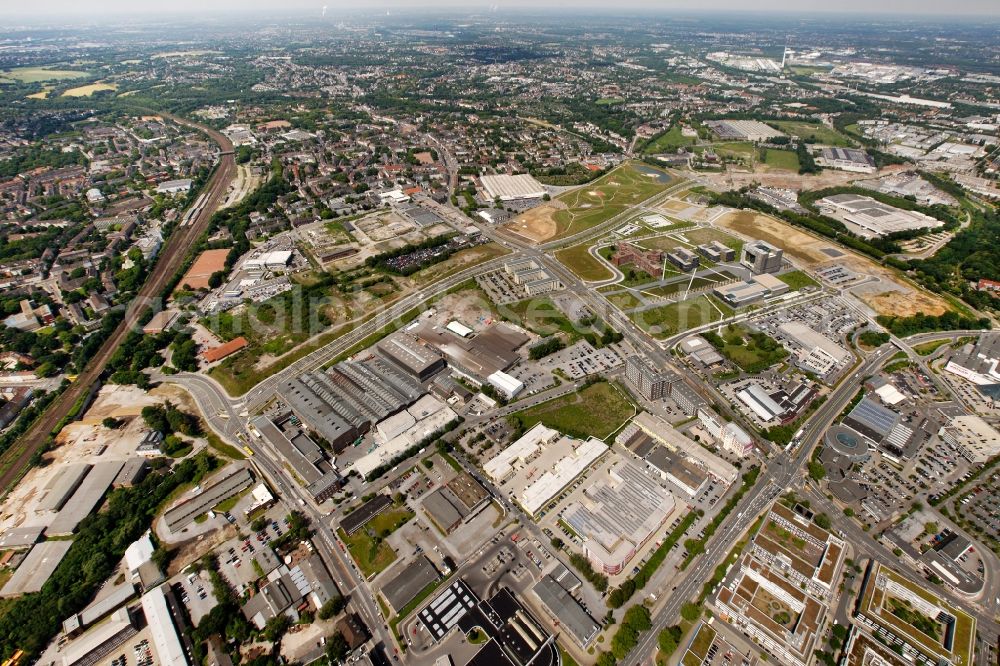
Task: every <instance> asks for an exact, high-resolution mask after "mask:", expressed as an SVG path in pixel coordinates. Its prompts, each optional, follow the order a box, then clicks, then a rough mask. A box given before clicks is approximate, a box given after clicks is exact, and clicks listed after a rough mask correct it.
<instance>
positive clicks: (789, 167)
mask: <svg viewBox="0 0 1000 666" xmlns="http://www.w3.org/2000/svg"><path fill="white" fill-rule="evenodd" d="M761 152H762V153H764V164H766V165H767V166H769V167H774V168H775V169H785V170H786V171H798V170H799V156H798V155H796V154H795V153H793V152H792V151H790V150H775V149H773V148H762V149H761Z"/></svg>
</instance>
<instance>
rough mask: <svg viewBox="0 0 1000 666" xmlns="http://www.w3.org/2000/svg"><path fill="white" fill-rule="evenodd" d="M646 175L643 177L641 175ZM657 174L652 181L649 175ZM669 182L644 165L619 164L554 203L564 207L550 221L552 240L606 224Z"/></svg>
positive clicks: (668, 179) (664, 174) (665, 177)
mask: <svg viewBox="0 0 1000 666" xmlns="http://www.w3.org/2000/svg"><path fill="white" fill-rule="evenodd" d="M643 172H646V173H643ZM652 173H655V174H659V178H654V177H653V176H651V175H650V174H652ZM672 181H673V178H672V177H671V176H669V175H668V174H667V173H666V172H665V171H661V170H659V169H654V168H653V167H650V166H648V165H645V164H638V165H637V164H632V163H629V164H623V165H622V166H620V167H618V168H617V169H615V170H614V171H612V172H611V173H608V174H605V175H604V176H602V177H601V178H599V179H597V180H596V181H594V182H593V183H588V184H587V185H583V186H582V187H580V188H578V189H575V190H573V191H572V192H566V193H565V194H562V195H560V196H559V197H558V201H559V202H561V203H562V204H564V205H565V206H566V208H564V209H562V210H557V211H556V212H555V213H553V215H552V219H553V220H554V221H555V223H556V225H557V231H556V235H555V236H554V239H557V238H562V237H564V236H569V235H572V234H576V233H580V232H581V231H586V230H587V229H590V228H592V227H595V226H597V225H599V224H601V223H602V222H606V221H607V220H609V219H611V218H612V217H614V216H615V215H618V214H620V213H622V212H624V211H625V210H627V209H628V208H629V207H631V206H635V205H637V204H639V203H641V202H643V201H645V200H646V199H648V198H650V197H651V196H653V195H654V194H657V193H659V192H662V191H663V190H665V189H666V188H667V187H668V186H669V185H670V184H671V182H672Z"/></svg>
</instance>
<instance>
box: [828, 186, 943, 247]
mask: <svg viewBox="0 0 1000 666" xmlns="http://www.w3.org/2000/svg"><path fill="white" fill-rule="evenodd" d="M816 205H817V206H819V209H820V210H821V211H823V212H824V213H826V214H827V215H830V216H831V217H834V218H836V219H838V220H840V221H841V222H843V223H844V224H845V225H847V228H848V229H850V230H851V231H853V232H854V233H856V234H858V235H859V236H862V237H864V238H881V237H882V236H886V235H889V234H893V233H897V232H900V231H913V230H915V229H937V228H939V227H943V226H944V222H942V221H941V220H937V219H934V218H933V217H931V216H929V215H924V214H923V213H920V212H918V211H915V210H903V209H902V208H896V207H894V206H890V205H888V204H884V203H882V202H881V201H876V200H875V199H872V198H871V197H866V196H863V195H860V194H834V195H832V196H829V197H826V198H823V199H820V200H819V201H817V202H816Z"/></svg>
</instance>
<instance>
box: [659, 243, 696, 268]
mask: <svg viewBox="0 0 1000 666" xmlns="http://www.w3.org/2000/svg"><path fill="white" fill-rule="evenodd" d="M667 260H668V261H669V262H670V263H672V264H673V265H674V266H676V267H677V270H680V271H684V272H687V271H693V270H694V269H696V268H698V264H699V263H701V260H700V259H699V258H698V255H697V254H695V253H694V252H692V251H691V250H689V249H687V248H686V247H675V248H674V249H673V251H671V252H669V253H667Z"/></svg>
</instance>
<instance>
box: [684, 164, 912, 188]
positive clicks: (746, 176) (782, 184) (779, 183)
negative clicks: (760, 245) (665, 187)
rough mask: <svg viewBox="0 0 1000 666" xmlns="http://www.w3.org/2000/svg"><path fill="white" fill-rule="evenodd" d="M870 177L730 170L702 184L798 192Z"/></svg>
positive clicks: (885, 171) (887, 170) (890, 170)
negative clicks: (755, 186) (758, 186)
mask: <svg viewBox="0 0 1000 666" xmlns="http://www.w3.org/2000/svg"><path fill="white" fill-rule="evenodd" d="M901 170H905V169H904V168H903V165H892V166H889V167H886V168H885V169H882V170H881V171H879V174H878V175H879V176H884V175H887V174H890V173H894V172H896V171H901ZM872 177H873V176H870V175H868V174H857V173H850V172H848V171H836V170H834V169H825V170H823V171H821V172H819V173H818V174H805V175H799V174H797V173H794V172H792V171H784V170H776V169H759V170H758V171H756V172H750V171H739V170H735V169H734V170H731V171H729V172H725V173H706V174H702V176H701V178H702V180H705V181H708V183H710V187H712V188H713V189H719V190H735V189H739V188H741V187H743V186H745V185H755V184H756V185H764V186H767V187H779V188H785V189H790V190H796V191H803V190H819V189H823V188H825V187H838V186H841V185H849V184H851V183H852V182H854V181H856V180H861V179H864V178H872Z"/></svg>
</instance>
